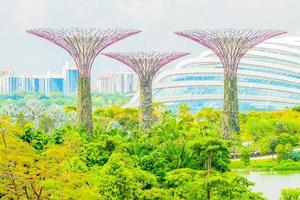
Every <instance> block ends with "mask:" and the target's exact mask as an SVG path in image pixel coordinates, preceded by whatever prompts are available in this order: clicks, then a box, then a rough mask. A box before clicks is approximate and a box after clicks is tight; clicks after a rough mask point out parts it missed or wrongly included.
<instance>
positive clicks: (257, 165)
mask: <svg viewBox="0 0 300 200" xmlns="http://www.w3.org/2000/svg"><path fill="white" fill-rule="evenodd" d="M230 168H231V169H233V170H257V171H287V170H300V161H297V162H296V161H291V160H282V161H281V162H278V161H277V160H276V159H274V160H272V159H262V160H251V161H250V164H249V165H248V166H245V164H244V163H243V162H242V161H232V162H231V163H230Z"/></svg>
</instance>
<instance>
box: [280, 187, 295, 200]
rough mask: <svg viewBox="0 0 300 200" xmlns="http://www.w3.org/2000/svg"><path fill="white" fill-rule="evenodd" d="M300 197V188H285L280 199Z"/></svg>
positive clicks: (291, 199)
mask: <svg viewBox="0 0 300 200" xmlns="http://www.w3.org/2000/svg"><path fill="white" fill-rule="evenodd" d="M299 198H300V188H293V189H283V190H282V193H281V197H280V200H298V199H299Z"/></svg>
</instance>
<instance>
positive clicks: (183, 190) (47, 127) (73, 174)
mask: <svg viewBox="0 0 300 200" xmlns="http://www.w3.org/2000/svg"><path fill="white" fill-rule="evenodd" d="M37 107H38V106H36V105H35V106H32V107H31V110H26V112H22V113H18V112H11V111H9V110H8V111H9V112H5V113H4V115H3V116H2V117H1V118H0V136H1V137H0V177H1V181H0V197H2V198H3V199H178V200H179V199H193V200H194V199H195V200H197V199H199V200H208V199H225V200H226V199H228V200H229V199H230V200H231V199H238V200H239V199H245V200H247V199H258V200H259V199H264V198H263V197H262V195H261V194H258V193H254V192H252V191H251V189H250V186H251V185H252V184H253V183H251V182H249V181H248V180H247V179H246V178H244V177H241V176H238V175H236V174H235V172H234V171H232V170H231V168H240V167H241V168H245V167H247V166H250V167H251V165H254V163H255V162H256V161H255V162H254V161H252V160H250V159H249V157H250V156H252V155H253V154H255V153H258V154H261V155H264V154H273V153H274V154H275V153H276V154H278V156H277V158H276V159H275V158H274V160H270V161H269V162H272V164H273V165H274V166H281V165H283V164H284V163H289V164H288V165H290V164H291V163H292V164H293V165H294V164H295V165H298V164H299V161H297V159H298V154H297V153H295V152H293V151H292V149H295V148H298V147H299V138H300V137H299V136H300V123H299V122H300V120H299V119H300V112H299V111H298V109H297V108H295V109H289V110H283V111H275V112H250V113H248V114H241V115H240V119H241V133H240V134H239V135H232V136H231V138H230V140H226V141H225V140H222V139H221V132H222V128H221V111H218V110H213V109H209V108H207V109H203V110H201V111H199V112H198V113H196V114H191V113H190V112H189V108H188V107H187V106H185V105H183V106H181V107H180V108H179V110H178V113H177V114H176V115H175V114H174V113H172V112H170V111H168V110H165V108H164V107H163V106H162V105H160V104H156V105H154V107H155V109H154V120H155V122H156V123H155V124H154V126H153V127H152V128H151V130H149V131H148V132H140V131H139V126H138V124H139V120H138V115H139V112H138V110H137V109H134V108H121V107H119V106H109V107H101V108H97V109H95V110H94V113H93V120H94V134H92V135H91V134H89V133H88V132H87V131H85V130H84V129H83V128H81V127H77V126H75V125H74V124H75V123H74V118H73V117H74V116H75V111H76V107H72V106H71V107H70V106H69V107H65V108H64V109H63V110H60V111H57V113H60V115H61V116H62V117H61V118H59V120H58V119H57V118H58V115H53V113H51V112H52V111H51V109H42V112H39V111H37V110H35V108H37ZM41 107H42V106H41ZM32 113H38V114H36V115H35V114H32ZM32 116H37V117H32ZM231 157H240V158H241V160H240V161H238V162H237V163H238V164H236V163H234V162H232V163H231V164H230V158H231ZM257 162H258V161H257ZM298 166H299V165H298ZM286 193H287V192H286ZM283 195H287V194H285V192H284V193H283ZM285 199H288V198H285Z"/></svg>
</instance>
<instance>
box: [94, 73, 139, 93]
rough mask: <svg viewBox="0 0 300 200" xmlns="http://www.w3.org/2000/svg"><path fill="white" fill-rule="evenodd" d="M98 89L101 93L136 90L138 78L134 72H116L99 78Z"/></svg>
mask: <svg viewBox="0 0 300 200" xmlns="http://www.w3.org/2000/svg"><path fill="white" fill-rule="evenodd" d="M96 88H97V91H98V92H101V93H128V92H133V91H136V89H137V78H136V76H135V75H134V74H133V73H132V72H114V73H112V74H110V75H106V76H100V77H99V78H98V79H97V87H96Z"/></svg>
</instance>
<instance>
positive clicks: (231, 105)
mask: <svg viewBox="0 0 300 200" xmlns="http://www.w3.org/2000/svg"><path fill="white" fill-rule="evenodd" d="M232 133H240V125H239V109H238V94H237V77H236V76H226V75H225V77H224V112H223V135H222V136H223V139H228V137H229V136H230V134H232Z"/></svg>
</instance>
